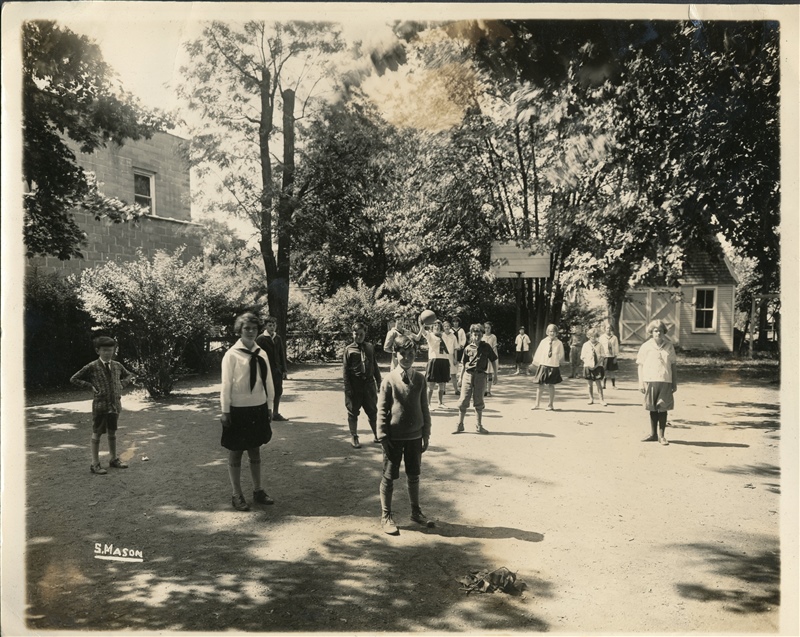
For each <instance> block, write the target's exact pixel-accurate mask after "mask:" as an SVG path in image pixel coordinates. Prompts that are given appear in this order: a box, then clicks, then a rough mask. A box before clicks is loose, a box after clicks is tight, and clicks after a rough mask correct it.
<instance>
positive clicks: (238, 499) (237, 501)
mask: <svg viewBox="0 0 800 637" xmlns="http://www.w3.org/2000/svg"><path fill="white" fill-rule="evenodd" d="M231 503H232V504H233V508H234V509H236V510H237V511H249V510H250V506H249V505H248V504H247V500H245V499H244V496H243V495H235V496H233V497H232V498H231Z"/></svg>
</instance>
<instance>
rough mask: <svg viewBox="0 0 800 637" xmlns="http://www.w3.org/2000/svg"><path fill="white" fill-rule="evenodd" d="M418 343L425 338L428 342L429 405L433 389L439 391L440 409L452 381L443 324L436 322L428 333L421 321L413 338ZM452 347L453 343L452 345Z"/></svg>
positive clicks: (427, 376)
mask: <svg viewBox="0 0 800 637" xmlns="http://www.w3.org/2000/svg"><path fill="white" fill-rule="evenodd" d="M412 338H413V339H414V340H415V341H416V342H419V341H420V340H422V339H423V338H424V339H425V340H426V341H428V367H427V370H426V372H425V380H426V381H428V404H432V403H431V399H432V398H433V388H434V387H437V388H438V389H439V404H438V406H439V407H444V388H445V387H446V386H447V382H448V381H449V380H450V350H449V348H448V341H447V340H446V339H445V337H444V334H443V332H442V322H441V321H440V320H438V319H437V320H436V321H434V323H433V325H432V326H431V330H430V331H428V330H427V329H426V328H425V325H423V323H422V321H421V320H420V321H419V332H417V334H416V336H413V337H412ZM450 347H452V343H451V344H450Z"/></svg>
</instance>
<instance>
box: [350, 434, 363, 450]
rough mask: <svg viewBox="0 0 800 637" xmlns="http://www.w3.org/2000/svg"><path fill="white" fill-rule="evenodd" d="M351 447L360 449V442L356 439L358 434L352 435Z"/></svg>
mask: <svg viewBox="0 0 800 637" xmlns="http://www.w3.org/2000/svg"><path fill="white" fill-rule="evenodd" d="M351 444H352V445H353V449H361V443H360V442H359V441H358V436H353V442H352V443H351Z"/></svg>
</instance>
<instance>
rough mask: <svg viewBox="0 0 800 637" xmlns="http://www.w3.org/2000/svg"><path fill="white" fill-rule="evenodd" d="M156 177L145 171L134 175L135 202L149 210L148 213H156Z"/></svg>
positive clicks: (136, 172) (135, 172)
mask: <svg viewBox="0 0 800 637" xmlns="http://www.w3.org/2000/svg"><path fill="white" fill-rule="evenodd" d="M155 177H156V176H155V175H154V174H153V173H148V172H145V171H139V170H137V171H134V173H133V200H134V201H135V202H136V203H138V204H139V205H140V206H144V207H145V208H147V213H148V214H151V215H154V214H155V213H156V198H155V181H156V180H155Z"/></svg>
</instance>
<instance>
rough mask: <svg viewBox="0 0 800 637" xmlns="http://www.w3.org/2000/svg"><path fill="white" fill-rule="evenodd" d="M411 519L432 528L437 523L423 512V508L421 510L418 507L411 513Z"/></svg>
mask: <svg viewBox="0 0 800 637" xmlns="http://www.w3.org/2000/svg"><path fill="white" fill-rule="evenodd" d="M411 519H412V520H413V521H414V522H416V523H417V524H421V525H422V526H426V527H428V528H429V529H432V528H433V527H434V526H436V523H435V522H434V521H433V520H431V519H429V518H428V517H427V516H426V515H425V514H424V513H423V512H422V510H421V509H417V510H416V511H413V512H412V513H411Z"/></svg>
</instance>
